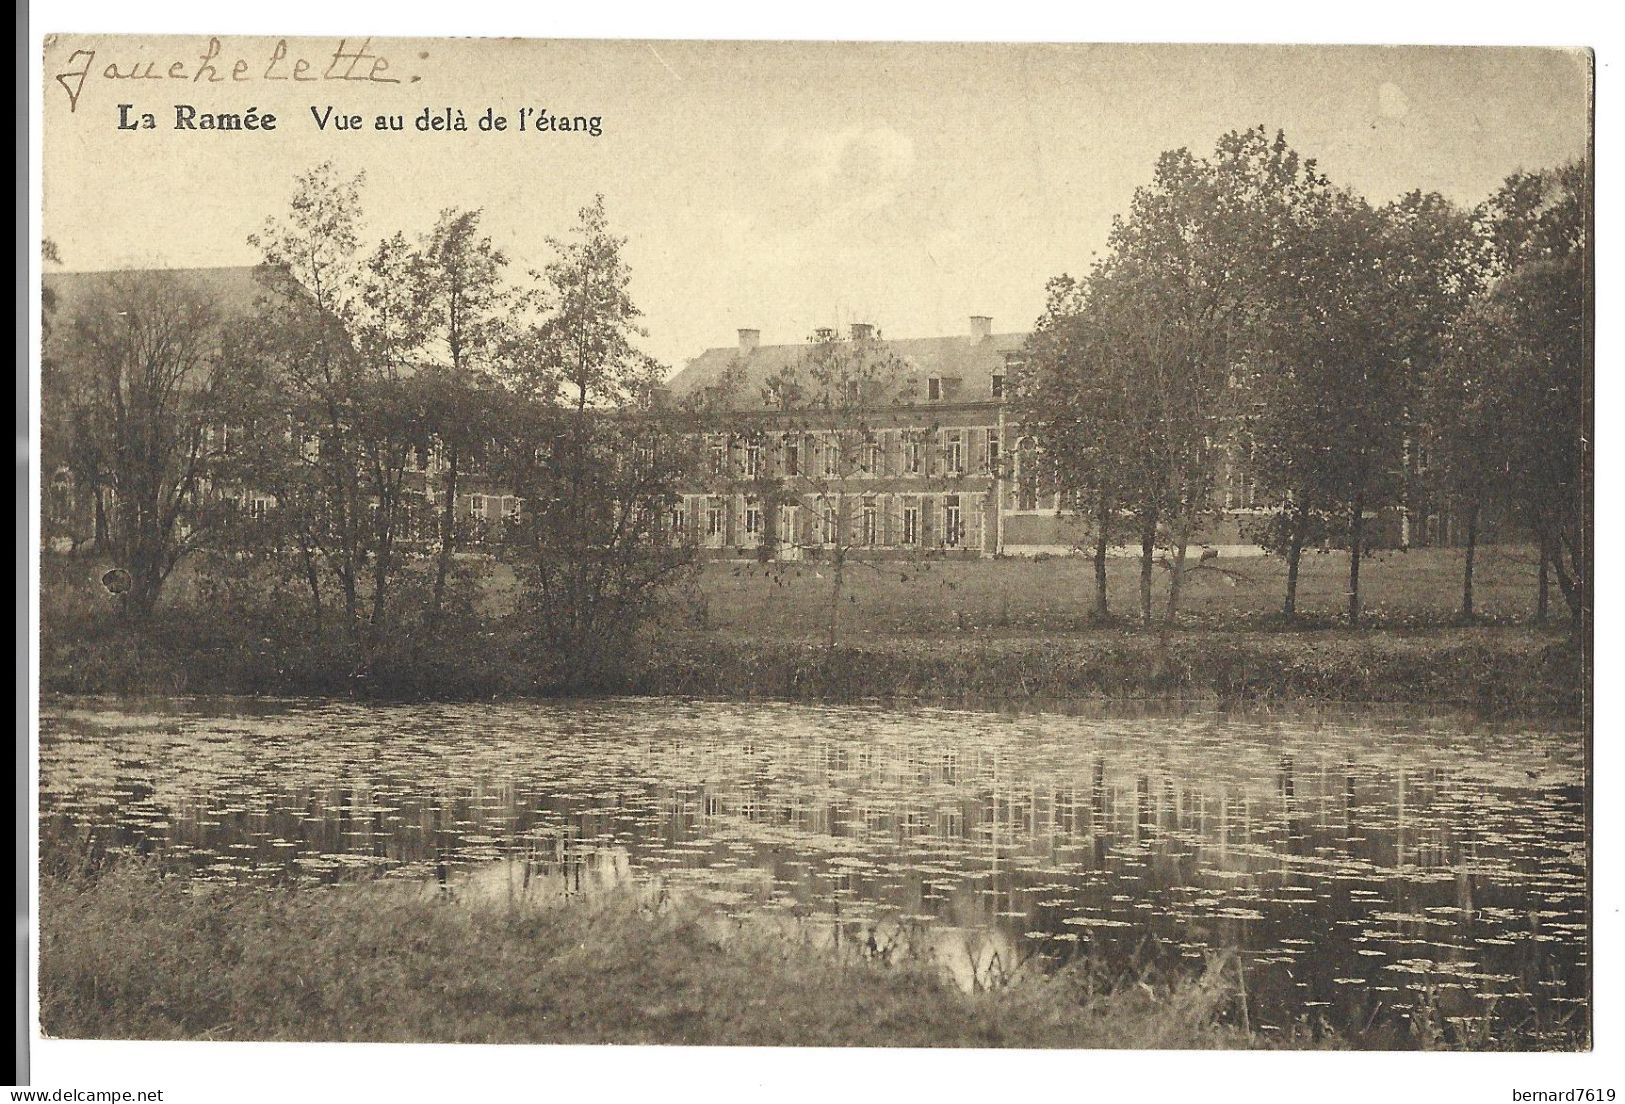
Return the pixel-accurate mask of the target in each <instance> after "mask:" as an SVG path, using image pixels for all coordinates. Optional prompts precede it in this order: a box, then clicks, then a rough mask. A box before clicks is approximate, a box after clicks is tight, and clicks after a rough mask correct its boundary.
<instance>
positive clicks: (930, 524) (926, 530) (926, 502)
mask: <svg viewBox="0 0 1625 1104" xmlns="http://www.w3.org/2000/svg"><path fill="white" fill-rule="evenodd" d="M937 508H938V506H937V497H936V496H935V495H921V496H920V547H921V548H935V547H936V546H937V532H938V527H937Z"/></svg>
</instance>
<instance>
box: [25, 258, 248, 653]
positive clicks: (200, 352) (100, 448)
mask: <svg viewBox="0 0 1625 1104" xmlns="http://www.w3.org/2000/svg"><path fill="white" fill-rule="evenodd" d="M234 341H235V337H234V335H233V333H232V332H231V330H230V329H229V328H228V327H227V326H225V325H224V324H223V322H222V319H221V315H220V311H219V308H218V306H217V304H216V303H215V301H214V300H213V298H212V297H211V296H210V295H208V294H207V293H206V292H205V291H203V290H201V289H200V288H198V287H197V286H195V285H193V284H191V283H189V282H188V281H186V280H184V279H182V278H181V277H178V276H176V275H173V274H169V273H161V272H131V273H115V274H113V275H111V276H109V277H108V278H107V279H106V280H105V281H103V282H101V283H100V284H99V285H98V286H97V287H95V288H94V289H93V290H92V291H91V292H90V293H89V295H88V296H87V299H86V301H85V302H84V303H82V304H81V305H80V306H79V308H78V310H77V311H76V312H75V316H74V318H73V320H72V321H71V323H70V324H69V326H68V327H67V332H66V335H65V338H64V341H63V343H62V347H61V350H60V354H59V360H60V371H61V376H62V377H63V378H59V379H58V380H57V381H56V382H57V383H58V384H66V386H62V387H61V388H60V390H59V391H58V393H59V395H60V398H61V400H62V401H63V403H64V404H65V405H66V406H67V417H66V419H65V424H63V425H59V426H57V427H55V428H57V429H58V431H59V432H66V434H67V435H68V436H69V438H70V440H69V441H68V442H67V443H66V446H65V449H64V451H65V452H66V454H67V455H69V456H71V457H73V459H72V460H71V461H70V464H71V465H73V466H74V467H75V468H76V469H77V470H79V471H80V472H81V473H82V474H83V475H84V476H85V477H86V480H87V482H88V483H89V484H90V485H92V486H94V487H95V488H97V489H98V491H101V490H103V489H105V491H106V494H107V498H106V501H105V503H104V508H105V525H106V537H107V545H108V549H109V551H111V553H112V555H113V559H114V562H115V564H116V566H118V567H120V568H122V569H124V570H125V571H127V572H128V574H129V579H128V587H127V589H126V590H125V592H124V594H123V596H122V608H123V611H124V613H125V615H126V616H127V617H128V618H129V619H131V620H133V621H137V622H140V621H144V620H146V619H147V618H148V617H149V616H150V615H151V613H152V610H153V607H154V605H155V604H156V603H157V600H158V596H159V593H160V591H161V589H162V587H163V584H164V582H165V580H166V579H168V577H169V575H170V573H171V572H172V571H173V570H174V568H175V566H176V564H178V563H179V562H180V561H181V560H182V559H183V558H184V557H185V556H186V555H188V554H189V553H190V552H192V551H194V550H195V549H196V548H198V547H200V546H201V545H202V544H203V543H204V542H205V541H206V540H207V539H208V538H209V537H210V535H211V534H213V533H214V532H215V531H216V530H218V529H219V528H220V527H221V526H224V525H226V524H228V523H229V522H230V521H231V520H232V517H233V515H234V510H233V509H232V506H231V504H230V503H229V502H228V501H226V500H225V499H224V498H223V497H221V496H220V495H219V494H218V493H216V490H217V487H218V486H220V485H229V484H230V483H231V482H232V479H233V472H232V464H233V456H232V454H231V452H230V451H229V450H228V448H227V446H226V440H225V438H226V434H225V433H223V432H222V430H224V429H226V428H227V427H231V426H235V425H238V424H241V422H242V421H243V420H244V418H243V414H242V410H241V407H240V401H241V398H242V396H243V395H244V394H245V393H246V389H245V388H244V387H243V381H242V380H241V378H240V376H239V374H238V373H237V372H236V371H234V370H233V369H234V368H235V367H236V364H235V358H234V356H233V354H232V346H233V344H234ZM69 380H71V383H70V382H69ZM53 390H58V389H57V388H53Z"/></svg>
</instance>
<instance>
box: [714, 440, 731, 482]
mask: <svg viewBox="0 0 1625 1104" xmlns="http://www.w3.org/2000/svg"><path fill="white" fill-rule="evenodd" d="M727 462H728V446H727V445H726V444H725V443H724V442H723V439H722V438H721V437H717V436H714V435H713V436H712V438H711V474H712V475H721V474H722V469H723V466H724V465H726V464H727Z"/></svg>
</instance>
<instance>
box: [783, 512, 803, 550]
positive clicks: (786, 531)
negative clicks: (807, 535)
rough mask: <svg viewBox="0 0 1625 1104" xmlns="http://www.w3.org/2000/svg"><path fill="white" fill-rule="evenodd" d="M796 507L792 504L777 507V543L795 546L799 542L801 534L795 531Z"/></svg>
mask: <svg viewBox="0 0 1625 1104" xmlns="http://www.w3.org/2000/svg"><path fill="white" fill-rule="evenodd" d="M797 512H798V511H797V508H796V507H794V506H780V507H779V530H778V537H779V543H780V544H785V545H789V546H791V547H796V546H798V545H800V544H801V534H800V533H798V532H796V514H797Z"/></svg>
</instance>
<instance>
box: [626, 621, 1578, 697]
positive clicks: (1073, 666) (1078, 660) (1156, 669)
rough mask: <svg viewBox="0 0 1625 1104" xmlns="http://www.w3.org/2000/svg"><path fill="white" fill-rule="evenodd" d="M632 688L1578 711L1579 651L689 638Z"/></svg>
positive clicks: (1524, 638) (1336, 641)
mask: <svg viewBox="0 0 1625 1104" xmlns="http://www.w3.org/2000/svg"><path fill="white" fill-rule="evenodd" d="M628 688H629V689H631V690H633V691H635V692H639V693H651V694H672V695H689V696H696V697H731V696H750V697H771V698H788V699H809V700H831V699H857V698H917V699H924V700H933V701H967V702H970V701H993V702H1017V703H1019V702H1023V701H1033V702H1044V701H1060V700H1067V699H1090V698H1107V699H1114V698H1121V699H1143V698H1179V699H1191V698H1194V699H1204V700H1214V701H1218V702H1222V703H1259V702H1271V701H1281V702H1293V701H1322V702H1395V703H1400V702H1415V703H1453V704H1461V705H1470V706H1473V707H1477V708H1483V709H1487V710H1492V711H1532V712H1542V713H1545V712H1552V713H1569V714H1573V713H1578V712H1579V710H1580V709H1581V708H1582V705H1583V699H1582V681H1581V676H1580V667H1579V657H1578V653H1577V652H1576V651H1575V649H1574V648H1573V647H1572V646H1570V645H1568V644H1567V643H1566V642H1564V641H1563V640H1562V639H1561V638H1554V637H1552V636H1549V635H1547V634H1544V633H1538V632H1533V631H1526V630H1509V629H1499V630H1482V629H1479V630H1474V629H1435V630H1422V631H1415V632H1408V633H1382V632H1373V633H1366V634H1344V633H1335V632H1313V633H1308V632H1306V633H1294V634H1281V633H1227V632H1221V631H1208V632H1203V631H1185V632H1180V633H1175V634H1171V635H1169V636H1168V637H1166V638H1160V637H1157V636H1155V635H1142V634H1138V633H1133V632H1119V633H1112V632H1094V633H1080V634H1075V635H1072V636H1066V637H1052V638H1048V639H1035V638H1030V637H982V636H974V635H967V636H965V637H963V638H959V639H953V638H949V639H918V640H886V641H881V640H873V639H866V640H860V641H854V642H851V643H847V644H843V645H842V646H840V647H838V648H836V649H835V650H834V651H830V650H828V649H826V648H824V647H822V646H821V645H817V644H811V643H807V642H795V641H785V642H768V641H759V640H746V641H741V640H726V639H721V640H719V639H706V638H696V637H688V638H684V639H673V640H670V641H667V642H666V643H665V646H664V647H663V648H662V649H661V651H660V662H659V664H658V665H649V666H646V667H644V668H642V669H640V670H639V671H637V672H636V673H635V675H634V676H633V677H632V678H631V679H630V680H629V687H628Z"/></svg>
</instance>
